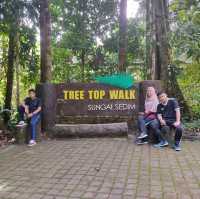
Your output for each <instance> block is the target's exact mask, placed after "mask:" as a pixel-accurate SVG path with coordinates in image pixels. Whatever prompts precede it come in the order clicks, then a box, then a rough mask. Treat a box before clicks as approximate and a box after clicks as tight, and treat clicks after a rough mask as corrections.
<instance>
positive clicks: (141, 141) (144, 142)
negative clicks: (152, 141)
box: [136, 140, 148, 145]
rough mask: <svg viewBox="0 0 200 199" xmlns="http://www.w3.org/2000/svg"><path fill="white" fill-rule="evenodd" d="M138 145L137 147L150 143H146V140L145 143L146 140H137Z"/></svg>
mask: <svg viewBox="0 0 200 199" xmlns="http://www.w3.org/2000/svg"><path fill="white" fill-rule="evenodd" d="M136 144H137V145H143V144H148V141H146V140H145V141H144V140H137V141H136Z"/></svg>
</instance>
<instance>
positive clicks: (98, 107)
mask: <svg viewBox="0 0 200 199" xmlns="http://www.w3.org/2000/svg"><path fill="white" fill-rule="evenodd" d="M106 110H114V111H126V110H135V104H125V103H124V104H89V105H88V111H106Z"/></svg>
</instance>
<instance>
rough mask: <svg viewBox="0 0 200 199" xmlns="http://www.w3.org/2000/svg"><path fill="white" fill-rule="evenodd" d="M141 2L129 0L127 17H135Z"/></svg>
mask: <svg viewBox="0 0 200 199" xmlns="http://www.w3.org/2000/svg"><path fill="white" fill-rule="evenodd" d="M138 8H139V3H138V2H136V1H135V0H128V1H127V18H133V17H135V15H136V14H137V11H138Z"/></svg>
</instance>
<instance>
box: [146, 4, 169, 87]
mask: <svg viewBox="0 0 200 199" xmlns="http://www.w3.org/2000/svg"><path fill="white" fill-rule="evenodd" d="M146 4H147V5H146V9H147V16H146V30H147V31H146V45H147V46H146V48H147V57H146V63H147V64H148V66H147V67H148V78H150V79H161V80H163V81H164V84H165V87H166V88H167V84H168V83H167V82H168V66H169V63H170V55H169V40H168V35H169V22H168V0H148V1H146Z"/></svg>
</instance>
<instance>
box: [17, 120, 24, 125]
mask: <svg viewBox="0 0 200 199" xmlns="http://www.w3.org/2000/svg"><path fill="white" fill-rule="evenodd" d="M24 125H26V123H25V122H24V121H20V122H19V123H18V124H17V126H24Z"/></svg>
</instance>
